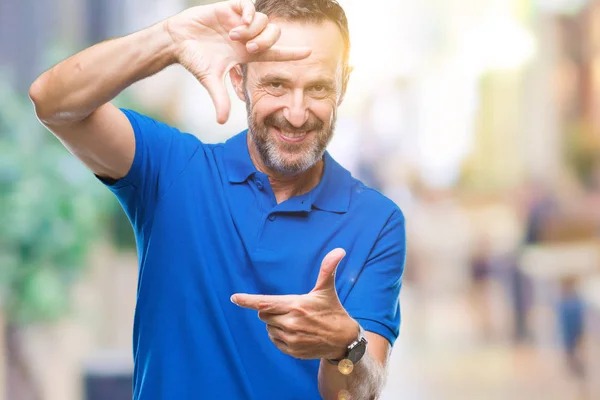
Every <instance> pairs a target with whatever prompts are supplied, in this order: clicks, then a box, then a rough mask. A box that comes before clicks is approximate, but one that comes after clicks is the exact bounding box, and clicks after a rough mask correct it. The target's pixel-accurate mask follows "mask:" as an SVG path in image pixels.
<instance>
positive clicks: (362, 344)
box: [327, 325, 369, 375]
mask: <svg viewBox="0 0 600 400" xmlns="http://www.w3.org/2000/svg"><path fill="white" fill-rule="evenodd" d="M368 343H369V342H368V341H367V338H366V337H365V331H364V329H363V328H362V326H360V325H358V337H357V338H356V340H355V341H353V342H352V343H350V345H349V346H348V348H347V350H346V355H345V356H344V358H342V359H341V360H327V361H329V362H330V363H331V364H333V365H337V366H338V370H339V371H340V372H341V373H342V374H344V375H348V374H350V373H351V372H352V370H353V369H354V366H355V365H356V364H358V362H359V361H360V360H361V358H363V356H364V355H365V353H366V352H367V344H368Z"/></svg>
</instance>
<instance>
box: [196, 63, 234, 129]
mask: <svg viewBox="0 0 600 400" xmlns="http://www.w3.org/2000/svg"><path fill="white" fill-rule="evenodd" d="M200 83H202V86H204V87H205V88H206V90H208V94H210V98H211V99H212V102H213V104H214V105H215V109H216V111H217V122H218V123H219V124H224V123H225V122H227V119H228V118H229V110H230V107H231V103H230V100H229V93H227V88H226V87H225V77H224V76H223V77H218V76H215V75H212V74H209V75H206V76H205V77H203V78H202V79H201V80H200Z"/></svg>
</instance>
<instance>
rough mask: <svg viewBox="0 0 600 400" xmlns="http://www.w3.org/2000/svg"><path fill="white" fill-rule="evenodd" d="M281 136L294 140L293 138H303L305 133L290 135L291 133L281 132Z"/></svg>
mask: <svg viewBox="0 0 600 400" xmlns="http://www.w3.org/2000/svg"><path fill="white" fill-rule="evenodd" d="M281 134H282V135H283V136H285V137H287V138H290V139H295V138H299V137H303V136H305V135H306V132H302V133H292V132H285V131H281Z"/></svg>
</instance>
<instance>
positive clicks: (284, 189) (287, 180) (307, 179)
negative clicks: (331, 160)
mask: <svg viewBox="0 0 600 400" xmlns="http://www.w3.org/2000/svg"><path fill="white" fill-rule="evenodd" d="M247 142H248V151H249V153H250V159H251V160H252V163H253V164H254V166H255V167H256V169H257V170H259V171H260V172H262V173H264V174H265V175H267V176H268V177H269V182H270V184H271V188H272V189H273V193H274V194H275V198H276V199H277V204H279V203H282V202H284V201H286V200H288V199H290V198H292V197H294V196H300V195H303V194H305V193H308V192H310V191H311V190H312V189H314V188H315V187H316V186H317V185H318V184H319V182H320V181H321V177H322V175H323V169H324V163H323V160H319V161H318V162H316V163H315V165H313V166H312V167H310V168H309V169H308V170H306V171H304V172H301V173H299V174H295V175H285V174H282V173H281V172H279V171H275V170H273V169H272V168H269V167H267V166H266V165H265V163H264V162H263V160H262V157H261V156H260V154H259V153H258V151H257V150H256V146H255V145H254V143H253V142H252V138H251V137H250V134H248V141H247Z"/></svg>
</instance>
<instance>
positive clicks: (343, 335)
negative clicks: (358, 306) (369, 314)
mask: <svg viewBox="0 0 600 400" xmlns="http://www.w3.org/2000/svg"><path fill="white" fill-rule="evenodd" d="M359 333H360V326H359V324H358V322H357V321H356V320H354V319H353V318H351V317H350V316H349V317H348V319H346V320H345V321H344V322H343V323H342V324H341V329H340V333H339V334H338V337H339V343H338V346H337V347H338V348H337V349H336V352H335V354H333V357H331V358H329V359H330V360H332V361H335V360H341V359H343V358H344V357H346V354H347V352H348V347H349V346H350V345H351V344H352V343H353V342H354V341H356V339H357V338H358V336H359Z"/></svg>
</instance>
